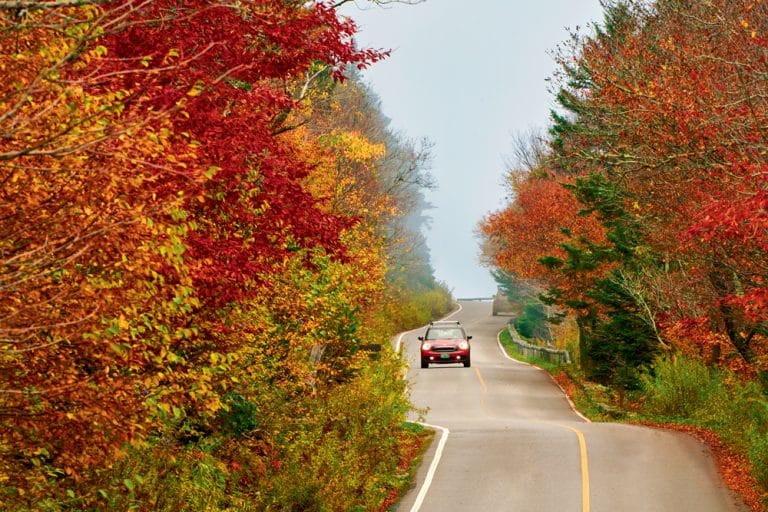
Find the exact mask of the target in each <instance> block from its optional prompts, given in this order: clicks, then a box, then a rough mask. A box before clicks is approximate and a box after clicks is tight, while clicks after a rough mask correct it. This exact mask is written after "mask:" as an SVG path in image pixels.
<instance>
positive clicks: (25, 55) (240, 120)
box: [0, 0, 452, 511]
mask: <svg viewBox="0 0 768 512" xmlns="http://www.w3.org/2000/svg"><path fill="white" fill-rule="evenodd" d="M341 3H343V2H341ZM374 3H378V2H374ZM338 5H340V4H337V5H334V3H333V2H326V1H320V0H318V1H309V2H307V1H305V0H301V1H296V0H288V1H286V0H241V1H237V2H229V1H223V0H184V1H181V0H127V1H103V0H93V1H87V0H77V1H73V0H50V1H40V2H37V1H30V2H17V1H0V70H1V72H2V77H3V80H2V81H1V82H0V290H2V293H0V508H2V509H3V510H19V511H22V510H50V511H59V510H120V511H124V510H129V509H130V510H153V511H161V510H179V509H180V506H181V505H184V507H187V508H186V509H189V510H283V511H284V510H318V511H320V510H334V511H335V510H377V509H378V508H379V507H382V506H384V504H385V503H386V502H387V500H388V499H390V497H391V495H392V494H393V493H396V492H397V490H398V489H399V488H400V487H401V486H402V485H403V482H405V478H406V477H407V472H408V469H409V467H408V464H409V462H410V460H409V459H408V457H409V456H411V455H412V453H411V451H412V450H413V446H414V444H415V443H416V441H417V439H416V437H417V435H418V433H417V432H415V430H414V428H413V426H412V425H410V424H407V423H405V418H406V413H407V412H408V411H409V409H410V405H409V403H408V400H407V396H406V394H405V393H404V390H405V383H404V382H403V380H402V379H400V378H399V376H400V375H401V372H402V363H401V362H400V360H399V358H397V357H396V354H393V353H392V351H391V350H388V347H389V339H390V337H391V336H392V335H393V334H394V333H396V332H398V331H399V330H402V329H405V328H412V327H415V326H417V325H421V324H423V323H425V322H426V321H427V320H429V319H430V318H432V317H435V316H437V315H441V314H443V313H445V312H446V311H447V310H448V309H449V308H450V307H451V300H452V299H451V296H450V292H449V290H448V289H447V288H446V286H445V285H444V284H442V283H440V282H437V281H436V280H435V278H434V276H433V271H432V268H431V267H430V264H429V253H428V251H427V249H426V246H425V243H424V237H423V235H422V233H421V228H422V227H423V226H424V223H425V216H426V211H427V209H428V205H427V203H426V201H425V197H424V192H425V191H426V190H428V189H429V188H430V187H432V186H433V185H434V183H433V179H432V177H431V175H430V173H429V165H430V158H431V155H430V150H431V144H430V142H429V141H428V140H420V139H413V138H410V137H409V136H408V135H407V134H403V133H399V132H397V131H395V130H393V129H391V128H390V126H389V120H388V119H387V118H386V117H385V116H384V115H383V114H382V112H381V109H380V105H379V100H378V99H377V97H376V95H375V94H374V93H373V92H372V91H371V90H370V89H369V88H368V86H366V85H365V84H364V83H363V81H362V80H361V79H360V77H359V71H360V70H362V69H364V68H366V67H367V66H369V65H371V64H373V63H375V62H377V61H378V60H380V59H383V58H385V57H386V56H387V55H388V52H387V51H386V50H378V49H370V48H359V47H357V45H356V44H355V42H354V35H355V32H356V30H357V28H356V26H355V24H354V23H353V22H352V21H351V20H350V19H349V18H347V17H344V16H341V15H339V13H338V12H337V9H336V7H337V6H338ZM378 349H380V350H378ZM409 450H410V451H409Z"/></svg>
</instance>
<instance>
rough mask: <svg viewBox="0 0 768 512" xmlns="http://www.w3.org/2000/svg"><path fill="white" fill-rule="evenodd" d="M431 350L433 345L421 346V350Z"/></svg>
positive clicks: (425, 344)
mask: <svg viewBox="0 0 768 512" xmlns="http://www.w3.org/2000/svg"><path fill="white" fill-rule="evenodd" d="M431 348H432V344H431V343H422V345H421V350H429V349H431Z"/></svg>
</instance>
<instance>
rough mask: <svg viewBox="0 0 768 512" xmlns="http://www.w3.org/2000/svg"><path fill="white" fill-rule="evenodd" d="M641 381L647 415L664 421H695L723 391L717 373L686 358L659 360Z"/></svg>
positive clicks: (701, 363) (698, 362) (699, 362)
mask: <svg viewBox="0 0 768 512" xmlns="http://www.w3.org/2000/svg"><path fill="white" fill-rule="evenodd" d="M642 380H643V388H644V390H645V393H646V397H647V402H646V405H645V409H646V411H647V412H649V413H651V414H653V415H654V416H661V417H680V418H688V417H693V416H694V414H695V413H697V411H700V410H702V409H703V408H704V407H705V406H706V405H707V404H708V403H710V402H711V401H712V399H713V397H715V396H716V395H717V393H718V391H719V389H720V388H721V387H722V379H721V378H720V374H719V373H718V372H717V371H715V370H713V369H711V368H709V367H708V366H706V365H705V364H704V363H703V362H701V361H696V360H692V359H687V358H684V357H674V358H672V357H666V358H661V359H658V360H657V361H656V362H655V363H654V365H653V369H652V372H651V373H647V374H644V375H643V378H642Z"/></svg>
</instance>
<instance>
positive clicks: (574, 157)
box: [480, 0, 768, 490]
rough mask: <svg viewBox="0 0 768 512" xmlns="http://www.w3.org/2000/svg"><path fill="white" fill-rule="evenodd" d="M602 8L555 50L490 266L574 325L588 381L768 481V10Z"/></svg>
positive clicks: (657, 5)
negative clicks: (705, 434)
mask: <svg viewBox="0 0 768 512" xmlns="http://www.w3.org/2000/svg"><path fill="white" fill-rule="evenodd" d="M604 8H605V18H604V20H602V22H600V23H596V24H595V25H594V27H592V30H591V31H584V32H582V33H575V34H573V35H572V37H571V38H570V39H569V40H568V41H567V42H566V43H564V44H563V45H561V47H559V48H558V49H557V50H556V51H555V56H556V58H557V63H558V71H557V72H556V74H555V76H554V77H553V79H552V81H551V82H550V84H551V88H552V91H553V93H554V95H555V97H556V102H557V108H556V109H554V110H553V111H552V115H551V124H550V126H549V127H548V130H547V131H546V132H545V133H533V134H532V135H529V136H521V137H520V138H519V139H520V140H518V144H517V146H516V147H517V150H516V155H514V156H515V158H513V159H512V160H513V161H512V165H510V166H509V168H508V171H507V174H506V183H507V185H508V187H509V189H510V191H511V195H512V197H513V199H512V200H511V201H510V202H509V203H508V204H507V206H506V207H504V208H503V209H502V210H500V211H497V212H494V213H491V214H489V215H488V216H487V218H486V219H485V220H484V221H483V222H482V225H481V227H480V229H481V231H482V239H483V250H484V258H485V259H486V261H487V262H488V264H489V265H490V266H491V268H492V269H494V272H495V274H496V276H497V278H498V279H499V282H500V283H503V284H506V288H507V289H510V287H511V289H512V291H514V290H519V289H520V288H521V287H520V286H514V283H516V282H518V283H523V284H524V285H526V286H529V287H531V286H532V287H533V288H534V289H536V290H540V291H541V294H540V298H539V301H540V302H539V303H542V302H543V303H544V305H547V306H550V307H552V308H554V310H555V311H557V312H558V315H554V316H556V317H557V318H553V320H556V321H557V320H559V319H562V318H564V317H569V318H573V319H575V321H576V323H577V325H578V346H579V349H580V357H581V367H582V369H583V371H584V374H585V376H586V377H587V378H588V379H590V380H592V381H595V382H598V383H601V384H602V385H605V386H609V387H610V388H611V389H613V390H614V391H616V392H617V393H618V395H619V397H620V399H623V398H625V397H629V398H630V399H631V400H634V404H629V405H633V406H634V407H635V408H636V409H639V410H642V411H644V412H645V413H652V414H654V415H655V417H656V418H666V419H674V420H675V421H680V422H683V423H688V424H695V425H702V426H705V427H707V428H712V429H714V430H715V431H716V432H719V433H720V434H721V435H722V436H723V437H724V438H725V439H726V441H728V442H729V443H731V445H732V446H734V447H735V448H736V449H737V450H738V451H740V452H742V453H746V454H747V455H748V456H749V458H750V461H751V463H752V464H753V467H754V468H755V472H756V474H757V477H758V479H759V480H760V481H761V483H762V485H763V489H764V490H765V489H768V430H766V429H767V428H768V427H767V426H766V419H767V418H766V416H767V415H766V411H768V401H766V396H765V394H766V391H768V156H767V155H768V154H767V151H768V146H767V145H766V143H767V141H768V139H767V138H766V126H768V101H767V100H768V5H766V3H765V2H762V1H759V0H755V1H747V0H739V1H726V0H713V1H707V2H701V1H691V0H657V1H652V2H651V1H644V0H627V1H612V2H605V4H604ZM587 32H588V33H587ZM534 295H535V294H534ZM534 302H535V301H534ZM622 405H624V404H622Z"/></svg>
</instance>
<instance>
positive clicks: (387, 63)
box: [341, 0, 602, 298]
mask: <svg viewBox="0 0 768 512" xmlns="http://www.w3.org/2000/svg"><path fill="white" fill-rule="evenodd" d="M341 12H342V14H344V15H346V16H350V17H351V18H353V19H354V20H355V21H356V23H357V24H358V27H359V33H358V35H357V41H358V44H359V45H360V46H363V47H365V46H368V47H374V48H387V49H392V50H393V51H392V55H391V56H390V57H389V58H388V59H386V60H384V61H381V62H378V63H376V64H374V65H373V66H372V67H371V68H369V69H368V70H366V71H365V72H364V73H363V77H364V79H365V81H366V82H367V83H368V84H370V86H371V87H372V88H373V90H374V91H375V92H376V93H377V94H378V95H379V96H380V98H381V101H382V110H383V111H384V114H385V115H386V116H387V117H389V118H390V119H391V121H392V124H391V126H392V127H393V128H395V129H396V130H399V131H402V132H404V133H405V134H406V135H407V136H409V137H411V138H416V139H417V138H421V137H427V138H428V139H430V140H431V141H432V142H433V143H434V145H435V146H434V149H433V164H432V169H431V172H432V175H433V176H434V178H435V180H436V182H437V189H436V190H434V191H430V192H429V193H428V194H427V200H428V201H429V202H430V203H431V204H432V206H433V208H432V209H430V210H429V212H428V213H429V216H430V217H431V219H432V220H431V225H430V227H429V229H428V230H427V231H426V232H425V235H426V237H427V244H428V246H429V249H430V254H431V258H432V266H433V267H434V269H435V276H436V277H437V278H438V279H439V280H441V281H444V282H445V283H446V284H447V285H448V287H449V288H451V289H452V291H453V294H454V297H456V298H473V297H490V296H492V295H493V294H494V293H495V292H496V283H495V282H494V280H493V278H492V277H491V275H490V271H489V270H488V269H487V268H485V267H483V266H482V265H481V264H480V261H479V255H480V247H479V240H478V238H477V235H476V232H477V226H478V223H479V222H480V221H481V220H482V219H483V218H484V217H485V216H487V215H488V214H489V213H491V212H493V211H496V210H499V209H501V208H502V207H503V206H504V205H505V195H506V193H507V191H506V189H505V188H504V186H503V175H504V158H505V156H509V155H511V153H512V148H513V144H512V140H513V136H514V135H515V134H520V133H525V132H527V131H529V130H531V129H546V128H547V127H548V125H549V112H550V110H551V109H552V108H554V106H555V105H554V98H553V96H552V94H551V93H550V92H549V90H548V84H547V82H546V79H547V78H548V77H551V76H552V74H553V73H554V72H555V70H556V64H555V62H554V59H553V57H552V52H553V51H554V50H555V49H556V47H557V46H558V44H560V43H562V42H564V41H566V40H567V39H568V37H569V31H570V30H574V29H577V27H581V28H582V29H584V28H585V27H587V26H588V24H589V23H590V22H594V21H600V20H601V19H602V8H601V7H600V2H599V0H473V1H470V0H427V1H426V2H423V3H420V4H416V5H404V4H391V5H389V6H387V7H386V8H382V7H375V6H372V5H371V4H370V3H368V2H366V1H364V0H356V4H354V5H353V4H352V3H350V4H347V5H345V6H344V7H343V9H342V11H341Z"/></svg>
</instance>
